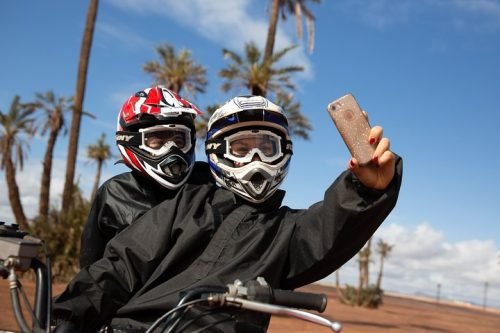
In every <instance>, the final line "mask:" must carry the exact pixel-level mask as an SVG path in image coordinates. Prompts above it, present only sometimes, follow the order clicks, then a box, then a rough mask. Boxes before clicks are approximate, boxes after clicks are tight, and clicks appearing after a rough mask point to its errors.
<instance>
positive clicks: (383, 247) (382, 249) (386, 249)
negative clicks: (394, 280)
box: [377, 239, 394, 290]
mask: <svg viewBox="0 0 500 333" xmlns="http://www.w3.org/2000/svg"><path fill="white" fill-rule="evenodd" d="M393 247H394V245H389V244H388V243H386V242H384V241H383V240H382V239H379V240H378V243H377V252H378V253H379V254H380V269H379V271H378V277H377V290H379V289H380V286H381V285H382V275H383V271H384V259H385V258H387V257H388V256H389V254H390V253H391V251H392V249H393Z"/></svg>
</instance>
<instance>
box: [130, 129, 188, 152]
mask: <svg viewBox="0 0 500 333" xmlns="http://www.w3.org/2000/svg"><path fill="white" fill-rule="evenodd" d="M139 132H140V133H141V134H142V144H141V145H140V146H139V148H141V149H143V150H145V151H147V152H149V153H150V154H152V155H153V156H161V155H163V154H165V153H167V152H168V151H169V150H170V149H171V148H172V147H174V146H175V147H177V148H178V149H180V150H181V151H182V152H183V153H187V152H188V151H189V150H190V149H191V130H190V129H189V128H188V127H186V126H184V125H179V124H169V125H157V126H153V127H147V128H141V129H139Z"/></svg>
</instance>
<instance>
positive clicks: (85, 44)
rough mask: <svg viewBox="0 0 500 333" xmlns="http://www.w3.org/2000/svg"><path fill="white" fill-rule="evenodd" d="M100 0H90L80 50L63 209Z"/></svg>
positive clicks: (71, 174) (71, 175)
mask: <svg viewBox="0 0 500 333" xmlns="http://www.w3.org/2000/svg"><path fill="white" fill-rule="evenodd" d="M98 5H99V0H90V2H89V8H88V10H87V21H86V23H85V31H84V34H83V40H82V47H81V50H80V63H79V65H78V78H77V81H76V91H75V104H74V109H73V116H72V119H71V129H70V134H69V144H68V157H67V163H66V179H65V182H64V190H63V197H62V210H63V211H67V210H68V208H69V205H70V201H71V196H72V194H73V186H74V185H73V181H74V178H75V166H76V158H77V152H78V139H79V136H80V123H81V119H82V113H83V100H84V96H85V86H86V83H87V69H88V64H89V58H90V49H91V47H92V37H93V35H94V27H95V21H96V17H97V7H98Z"/></svg>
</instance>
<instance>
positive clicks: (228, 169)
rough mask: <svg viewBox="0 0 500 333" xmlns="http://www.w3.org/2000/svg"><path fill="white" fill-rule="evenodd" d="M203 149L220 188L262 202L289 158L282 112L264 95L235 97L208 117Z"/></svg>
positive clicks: (281, 177) (277, 182)
mask: <svg viewBox="0 0 500 333" xmlns="http://www.w3.org/2000/svg"><path fill="white" fill-rule="evenodd" d="M205 150H206V153H207V156H208V163H209V166H210V170H211V171H212V174H213V176H214V178H215V179H216V181H217V183H218V184H219V185H221V186H223V187H225V188H227V189H229V190H230V191H233V192H234V193H236V194H238V195H239V196H241V197H242V198H244V199H246V200H248V201H250V202H253V203H261V202H264V201H265V200H267V199H268V198H269V197H270V196H271V195H272V194H273V193H275V192H276V190H277V189H278V188H279V186H280V185H281V183H282V182H283V180H284V179H285V177H286V175H287V173H288V167H289V165H290V159H291V157H292V141H291V140H290V136H289V135H288V122H287V118H286V116H285V113H284V112H283V109H282V108H281V107H279V106H278V105H276V104H274V103H272V102H271V101H269V100H268V99H266V98H264V97H260V96H253V97H247V96H241V97H235V98H233V99H231V100H230V101H229V102H227V103H225V104H224V105H223V106H222V107H221V108H219V109H217V110H216V111H215V112H214V113H213V115H212V116H211V117H210V121H209V123H208V128H207V140H206V142H205Z"/></svg>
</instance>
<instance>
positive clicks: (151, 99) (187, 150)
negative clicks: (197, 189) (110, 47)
mask: <svg viewBox="0 0 500 333" xmlns="http://www.w3.org/2000/svg"><path fill="white" fill-rule="evenodd" d="M197 114H201V111H200V110H199V109H198V108H197V107H196V106H195V105H194V104H192V103H191V102H189V101H187V100H185V99H183V98H182V97H180V96H179V95H178V94H177V93H176V92H174V91H171V90H169V89H167V88H165V87H163V86H154V87H151V88H147V89H144V90H141V91H139V92H137V93H135V94H134V95H132V96H131V97H129V98H128V99H127V101H126V102H125V103H124V104H123V106H122V108H121V110H120V113H119V115H118V122H117V123H118V125H117V130H116V144H117V146H118V149H119V150H120V153H121V155H122V158H123V161H124V162H125V164H126V165H127V166H128V167H130V168H131V169H134V170H137V171H139V172H141V173H143V174H145V175H147V176H149V177H151V178H153V179H154V180H155V181H157V182H158V183H160V184H161V185H163V186H164V187H166V188H168V189H176V188H178V187H180V186H181V185H182V184H184V182H185V181H186V180H187V178H188V177H189V175H190V174H191V171H192V170H193V165H194V162H195V143H196V132H195V127H194V119H195V117H196V115H197Z"/></svg>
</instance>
